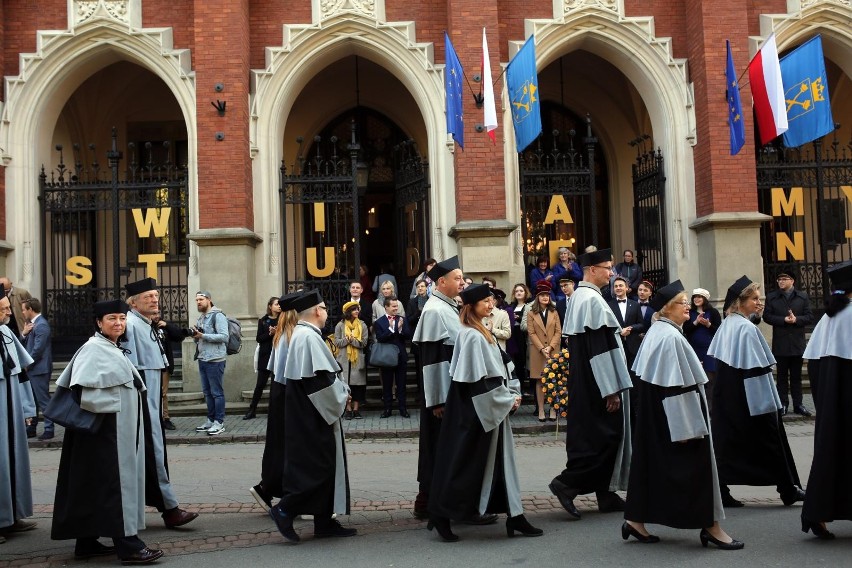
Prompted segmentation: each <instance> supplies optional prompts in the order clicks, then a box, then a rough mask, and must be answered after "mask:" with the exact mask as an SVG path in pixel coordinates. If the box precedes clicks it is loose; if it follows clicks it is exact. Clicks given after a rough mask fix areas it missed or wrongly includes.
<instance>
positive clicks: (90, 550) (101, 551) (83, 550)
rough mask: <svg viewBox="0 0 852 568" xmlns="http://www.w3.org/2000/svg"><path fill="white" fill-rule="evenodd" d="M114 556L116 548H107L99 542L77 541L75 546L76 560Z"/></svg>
mask: <svg viewBox="0 0 852 568" xmlns="http://www.w3.org/2000/svg"><path fill="white" fill-rule="evenodd" d="M113 554H115V547H114V546H106V545H104V544H101V543H100V542H98V541H97V540H90V541H84V542H80V541H77V544H76V545H75V546H74V558H76V559H78V560H83V559H85V558H95V557H96V556H112V555H113Z"/></svg>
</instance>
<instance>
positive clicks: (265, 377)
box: [249, 366, 272, 411]
mask: <svg viewBox="0 0 852 568" xmlns="http://www.w3.org/2000/svg"><path fill="white" fill-rule="evenodd" d="M271 375H272V371H270V370H268V369H267V368H266V367H265V366H264V368H262V369H260V368H258V370H257V383H256V384H255V385H254V393H253V394H252V396H251V405H250V406H249V409H250V410H252V411H254V410H257V405H258V403H260V397H261V396H263V389H265V388H266V383H268V382H269V377H270V376H271Z"/></svg>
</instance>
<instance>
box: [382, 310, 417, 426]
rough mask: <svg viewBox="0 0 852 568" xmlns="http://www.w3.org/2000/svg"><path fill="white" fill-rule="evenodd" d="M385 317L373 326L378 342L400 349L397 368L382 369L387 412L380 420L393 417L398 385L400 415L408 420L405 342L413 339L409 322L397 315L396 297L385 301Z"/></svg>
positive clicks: (383, 396)
mask: <svg viewBox="0 0 852 568" xmlns="http://www.w3.org/2000/svg"><path fill="white" fill-rule="evenodd" d="M384 307H385V315H383V316H382V317H380V318H379V319H377V320H376V323H375V324H373V331H374V332H375V334H376V341H377V342H379V343H390V344H392V345H396V346H397V348H398V349H399V355H398V359H397V365H396V367H382V368H381V370H380V371H381V376H382V400H383V401H384V403H385V411H384V412H382V414H381V416H380V418H388V417H390V416H391V415H393V411H392V410H391V404H392V403H393V386H394V384H395V385H396V399H397V402H398V403H399V415H400V416H402V417H403V418H408V417H409V416H410V415H409V414H408V410H407V409H406V407H405V373H406V370H407V369H406V364H407V363H408V353H407V352H406V350H405V340H406V339H409V338H411V332H410V331H409V329H408V320H406V319H405V318H404V317H402V316H400V315H397V314H398V313H399V300H397V299H396V296H388V297H386V298H385V300H384Z"/></svg>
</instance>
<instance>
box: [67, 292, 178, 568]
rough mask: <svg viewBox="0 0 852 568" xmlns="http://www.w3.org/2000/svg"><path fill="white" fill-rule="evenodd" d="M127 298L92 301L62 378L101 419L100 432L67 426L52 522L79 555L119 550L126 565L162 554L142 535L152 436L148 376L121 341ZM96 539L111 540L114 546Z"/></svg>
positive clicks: (90, 555) (85, 407) (116, 552)
mask: <svg viewBox="0 0 852 568" xmlns="http://www.w3.org/2000/svg"><path fill="white" fill-rule="evenodd" d="M127 311H128V307H127V304H125V303H124V302H122V301H120V300H111V301H105V302H98V303H96V304H95V305H94V313H95V321H96V324H97V326H98V332H97V333H95V335H94V336H93V337H91V338H90V339H89V340H88V341H87V342H86V343H85V344H84V345H83V346H82V347H81V348H80V349H79V350H78V351H77V352H76V353H75V354H74V356H73V357H72V359H71V362H70V363H69V364H68V366H67V367H66V368H65V370H64V371H63V372H62V374H61V375H60V376H59V378H58V379H57V381H56V384H57V388H67V389H71V390H72V391H73V392H74V393H75V395H76V396H78V397H79V404H80V407H81V408H83V409H84V410H88V411H89V412H93V413H96V414H97V415H98V416H99V417H100V425H99V426H98V427H97V430H96V431H94V432H91V433H90V432H82V431H77V430H74V429H72V428H66V429H65V438H64V440H63V442H62V456H61V458H60V460H59V474H58V478H57V481H56V498H55V503H54V507H53V525H52V527H51V533H50V537H51V538H52V539H54V540H65V539H72V538H73V539H76V545H75V547H74V556H75V557H77V558H90V557H95V556H108V555H112V554H118V557H119V559H120V560H121V561H122V563H125V564H148V563H151V562H154V561H155V560H157V559H158V558H160V557H161V556H163V551H162V550H156V549H150V548H148V547H147V546H146V545H145V543H144V542H142V540H141V539H140V538H139V537H138V532H139V531H140V530H142V529H144V528H145V482H146V476H145V439H146V438H147V437H148V436H150V435H151V429H150V426H148V422H147V421H146V420H144V417H145V416H147V414H148V407H147V397H146V395H145V384H144V382H143V380H142V376H141V375H140V373H139V372H138V371H137V370H136V368H135V367H134V366H133V364H132V363H131V362H130V361H129V360H128V358H127V357H126V356H125V350H123V349H122V348H121V347H120V346H119V338H121V337H122V336H123V334H124V332H125V329H126V317H127ZM98 537H110V538H112V541H113V544H114V547H110V546H105V545H103V544H101V543H100V542H99V541H98Z"/></svg>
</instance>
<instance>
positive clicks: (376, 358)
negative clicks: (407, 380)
mask: <svg viewBox="0 0 852 568" xmlns="http://www.w3.org/2000/svg"><path fill="white" fill-rule="evenodd" d="M369 364H370V366H371V367H396V366H397V365H399V347H397V346H396V345H394V344H393V343H375V344H373V347H372V348H371V349H370V362H369Z"/></svg>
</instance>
